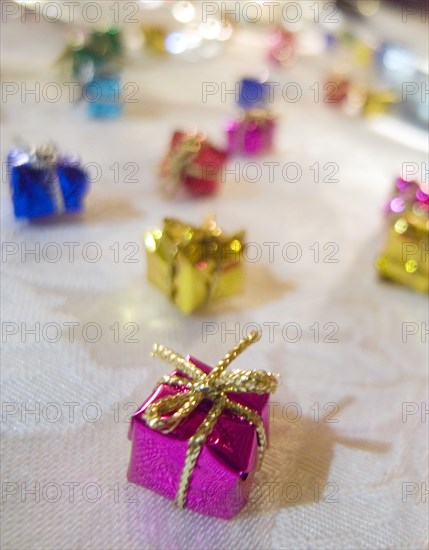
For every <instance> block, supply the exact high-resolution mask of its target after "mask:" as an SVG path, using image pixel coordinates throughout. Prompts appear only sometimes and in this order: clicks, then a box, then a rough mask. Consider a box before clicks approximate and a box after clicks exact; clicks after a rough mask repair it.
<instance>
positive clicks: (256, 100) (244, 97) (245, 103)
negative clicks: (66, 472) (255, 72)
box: [238, 78, 270, 111]
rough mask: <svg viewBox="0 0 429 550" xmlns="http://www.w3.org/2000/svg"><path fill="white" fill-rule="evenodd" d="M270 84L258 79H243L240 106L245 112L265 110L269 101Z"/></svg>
mask: <svg viewBox="0 0 429 550" xmlns="http://www.w3.org/2000/svg"><path fill="white" fill-rule="evenodd" d="M269 92H270V88H269V84H268V83H266V82H260V81H259V80H257V79H256V78H243V79H242V80H241V82H240V95H239V98H238V104H239V105H240V107H242V108H243V109H244V110H245V111H247V110H249V109H257V108H263V107H265V106H266V104H267V102H268V99H269Z"/></svg>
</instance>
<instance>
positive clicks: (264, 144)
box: [226, 111, 276, 156]
mask: <svg viewBox="0 0 429 550" xmlns="http://www.w3.org/2000/svg"><path fill="white" fill-rule="evenodd" d="M275 129H276V121H275V119H274V118H273V117H272V116H271V115H270V114H268V113H267V112H266V111H248V112H247V113H245V114H244V115H243V116H242V117H241V118H240V119H238V120H233V121H231V122H229V123H228V125H227V127H226V132H227V135H228V153H229V154H240V155H246V156H259V155H263V154H265V153H268V152H270V151H271V150H272V148H273V141H274V133H275Z"/></svg>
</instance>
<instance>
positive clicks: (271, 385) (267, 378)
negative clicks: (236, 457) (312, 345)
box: [143, 332, 278, 508]
mask: <svg viewBox="0 0 429 550" xmlns="http://www.w3.org/2000/svg"><path fill="white" fill-rule="evenodd" d="M257 340H259V333H257V332H250V333H249V334H248V335H247V336H246V337H245V338H243V340H241V342H239V343H238V344H237V345H236V346H235V348H234V349H232V350H231V351H230V352H229V353H227V354H226V355H225V357H224V358H223V359H222V360H221V361H219V363H218V364H217V365H216V367H215V368H214V369H213V370H212V371H211V372H210V374H205V373H204V372H203V371H201V370H200V369H199V368H198V367H196V366H195V365H194V364H192V363H191V362H190V361H187V360H186V359H184V358H183V357H182V356H180V355H178V354H177V353H175V352H174V351H171V350H170V349H168V348H166V347H164V346H161V345H158V344H154V347H153V351H152V356H153V357H160V358H161V359H163V360H164V361H166V362H167V363H170V365H173V366H174V367H175V368H176V369H177V370H179V371H181V372H182V373H183V375H181V374H176V375H174V376H170V375H166V376H164V377H163V378H162V379H161V380H160V381H159V383H158V385H159V384H168V385H170V386H176V387H178V388H180V389H181V390H182V389H183V390H185V391H181V392H180V393H177V394H176V395H171V396H167V397H162V398H161V399H159V400H158V401H155V402H154V403H151V404H150V405H149V406H148V407H147V409H146V410H145V411H144V413H143V418H144V420H145V421H146V423H147V425H148V426H149V427H150V428H152V429H154V430H157V431H160V432H162V433H169V432H171V431H173V430H174V429H175V428H176V427H177V426H178V425H179V424H180V423H181V422H182V420H184V419H185V418H186V417H188V416H189V415H190V414H191V413H192V412H193V411H194V410H195V409H196V408H197V407H198V405H199V404H200V403H201V401H202V400H203V399H209V400H210V401H212V407H211V409H210V411H209V412H208V414H207V416H206V418H205V419H204V421H203V422H202V423H201V425H200V426H199V427H198V429H197V431H196V432H195V433H194V435H193V436H192V437H191V438H190V439H189V442H188V448H187V451H186V458H185V464H184V467H183V470H182V474H181V477H180V482H179V488H178V491H177V494H176V504H177V506H179V507H180V508H184V507H185V506H186V495H187V491H188V487H189V483H190V480H191V477H192V473H193V471H194V468H195V465H196V463H197V460H198V456H199V454H200V452H201V449H202V447H203V445H204V443H205V441H206V439H207V437H208V436H209V435H210V433H211V432H212V430H213V428H214V426H215V424H216V421H217V419H218V417H219V416H220V415H221V414H222V411H223V409H229V410H230V411H232V412H233V413H235V414H237V415H238V416H242V417H243V418H245V419H246V420H247V421H248V422H251V423H252V424H253V425H254V426H255V429H256V433H257V437H258V450H259V466H260V465H261V464H262V460H263V458H264V453H265V448H266V434H265V429H264V425H263V422H262V419H261V417H260V416H259V414H258V413H256V412H255V411H254V410H253V409H251V408H249V407H246V406H244V405H241V404H240V403H236V402H235V401H232V400H231V399H229V398H228V397H227V395H226V394H227V393H228V392H240V393H242V392H252V393H258V394H265V393H274V392H275V390H276V388H277V383H278V382H277V377H276V376H275V375H274V374H272V373H271V372H266V371H262V370H254V371H249V370H239V369H235V370H233V371H230V372H225V369H226V368H227V367H228V365H229V364H230V363H231V362H232V361H233V360H234V359H235V358H236V357H237V356H238V355H239V354H240V353H242V352H243V351H244V350H245V349H246V348H247V347H249V346H250V345H251V344H253V343H254V342H256V341H257Z"/></svg>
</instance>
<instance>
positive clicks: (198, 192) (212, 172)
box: [161, 131, 227, 197]
mask: <svg viewBox="0 0 429 550" xmlns="http://www.w3.org/2000/svg"><path fill="white" fill-rule="evenodd" d="M226 158H227V153H226V152H225V151H221V150H220V149H217V148H216V147H214V146H213V145H212V144H211V143H210V142H209V141H208V140H207V138H206V136H205V135H204V134H203V133H199V132H181V131H176V132H174V134H173V137H172V139H171V143H170V147H169V150H168V152H167V155H166V157H165V158H164V160H163V162H162V164H161V183H162V189H163V191H164V192H165V193H166V194H167V195H170V196H171V195H175V194H176V193H177V192H179V191H180V190H181V189H182V190H183V191H184V192H185V193H187V194H188V195H191V196H195V197H198V196H204V195H212V194H213V193H215V192H216V191H217V189H218V186H219V180H220V178H221V175H222V169H223V166H224V164H225V162H226Z"/></svg>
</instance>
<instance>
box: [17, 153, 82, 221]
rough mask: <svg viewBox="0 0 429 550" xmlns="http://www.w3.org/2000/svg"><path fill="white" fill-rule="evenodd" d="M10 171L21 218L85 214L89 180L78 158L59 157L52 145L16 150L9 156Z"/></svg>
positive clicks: (70, 156) (18, 214) (18, 216)
mask: <svg viewBox="0 0 429 550" xmlns="http://www.w3.org/2000/svg"><path fill="white" fill-rule="evenodd" d="M7 167H8V174H9V183H10V189H11V193H12V202H13V208H14V212H15V216H16V217H17V218H27V219H33V218H40V217H43V216H52V215H58V214H63V213H77V212H81V211H82V210H83V207H84V204H83V199H84V197H85V195H86V193H87V191H88V187H89V179H88V174H87V172H86V171H85V170H84V169H83V168H82V167H81V165H80V163H79V159H78V158H77V157H76V156H74V155H63V156H58V155H57V153H56V151H55V149H54V148H53V147H52V146H50V145H48V146H44V147H40V148H38V149H35V150H33V151H31V152H28V151H25V150H22V149H14V150H12V151H11V152H10V153H9V155H8V158H7Z"/></svg>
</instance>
